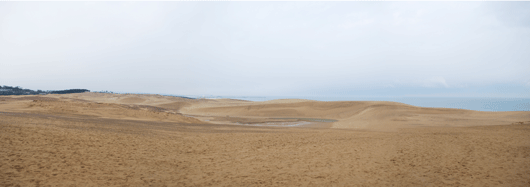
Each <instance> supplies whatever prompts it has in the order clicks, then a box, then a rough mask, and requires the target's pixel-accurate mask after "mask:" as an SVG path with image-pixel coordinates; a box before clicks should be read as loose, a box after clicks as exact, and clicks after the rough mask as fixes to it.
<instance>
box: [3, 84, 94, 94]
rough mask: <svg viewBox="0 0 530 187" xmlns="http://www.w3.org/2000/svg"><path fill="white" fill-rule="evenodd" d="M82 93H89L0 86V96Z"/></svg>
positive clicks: (74, 90) (72, 90)
mask: <svg viewBox="0 0 530 187" xmlns="http://www.w3.org/2000/svg"><path fill="white" fill-rule="evenodd" d="M83 92H90V90H87V89H69V90H47V91H42V90H37V91H35V90H30V89H23V88H21V87H19V86H16V87H12V86H5V85H4V86H0V95H39V94H40V95H44V94H69V93H83Z"/></svg>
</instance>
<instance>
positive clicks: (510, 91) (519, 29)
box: [0, 1, 530, 97]
mask: <svg viewBox="0 0 530 187" xmlns="http://www.w3.org/2000/svg"><path fill="white" fill-rule="evenodd" d="M529 10H530V2H6V1H4V2H0V85H10V86H21V87H24V88H29V89H42V90H57V89H70V88H86V89H89V90H93V91H99V90H110V91H115V92H143V93H146V92H148V93H162V94H175V95H221V96H227V95H236V96H282V95H289V96H293V95H299V96H314V95H316V96H437V97H445V96H450V97H530V11H529Z"/></svg>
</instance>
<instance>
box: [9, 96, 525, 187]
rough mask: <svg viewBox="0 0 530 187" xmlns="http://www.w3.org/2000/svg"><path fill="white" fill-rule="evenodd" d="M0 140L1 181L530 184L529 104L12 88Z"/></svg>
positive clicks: (31, 183)
mask: <svg viewBox="0 0 530 187" xmlns="http://www.w3.org/2000/svg"><path fill="white" fill-rule="evenodd" d="M293 123H304V124H306V123H310V124H311V125H301V126H292V127H285V126H287V125H285V126H281V125H279V126H272V125H271V124H293ZM315 127H318V128H315ZM329 127H331V128H329ZM0 140H1V141H2V144H0V158H1V159H0V186H17V185H19V186H48V185H51V186H529V185H530V113H529V112H479V111H470V110H458V109H443V108H422V107H415V106H410V105H405V104H402V103H395V102H367V101H362V102H360V101H351V102H318V101H310V100H273V101H266V102H249V101H241V100H229V99H215V100H209V99H199V100H194V99H185V98H177V97H165V96H160V95H132V94H101V93H83V94H67V95H46V96H9V97H0Z"/></svg>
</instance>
